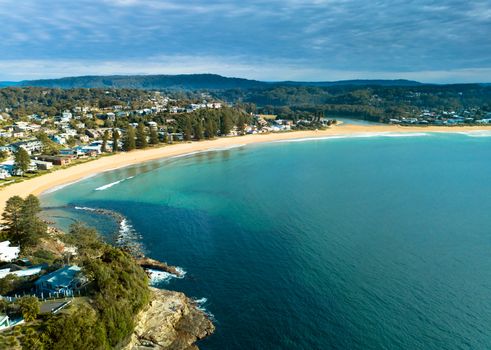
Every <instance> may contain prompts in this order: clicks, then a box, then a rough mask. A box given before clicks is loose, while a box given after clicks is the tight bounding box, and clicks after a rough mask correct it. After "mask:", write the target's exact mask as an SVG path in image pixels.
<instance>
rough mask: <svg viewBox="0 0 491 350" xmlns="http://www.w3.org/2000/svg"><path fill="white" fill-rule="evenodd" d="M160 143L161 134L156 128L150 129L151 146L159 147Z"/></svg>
mask: <svg viewBox="0 0 491 350" xmlns="http://www.w3.org/2000/svg"><path fill="white" fill-rule="evenodd" d="M158 143H159V134H158V132H157V129H156V128H150V144H151V145H157V144H158Z"/></svg>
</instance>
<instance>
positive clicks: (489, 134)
mask: <svg viewBox="0 0 491 350" xmlns="http://www.w3.org/2000/svg"><path fill="white" fill-rule="evenodd" d="M459 134H461V135H465V136H469V137H491V130H475V131H462V132H459Z"/></svg>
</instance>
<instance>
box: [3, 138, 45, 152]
mask: <svg viewBox="0 0 491 350" xmlns="http://www.w3.org/2000/svg"><path fill="white" fill-rule="evenodd" d="M10 146H11V149H12V150H13V151H14V152H16V151H18V150H19V148H21V147H22V148H24V149H25V150H26V151H27V153H29V154H33V153H37V152H41V151H42V150H43V143H42V142H41V141H39V140H27V141H21V142H16V143H13V144H11V145H10Z"/></svg>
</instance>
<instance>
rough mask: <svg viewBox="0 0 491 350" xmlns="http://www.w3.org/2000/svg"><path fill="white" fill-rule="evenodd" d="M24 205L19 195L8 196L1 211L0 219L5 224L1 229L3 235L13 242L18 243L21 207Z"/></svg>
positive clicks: (20, 227) (20, 226)
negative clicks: (0, 217) (0, 216)
mask: <svg viewBox="0 0 491 350" xmlns="http://www.w3.org/2000/svg"><path fill="white" fill-rule="evenodd" d="M23 206H24V200H23V199H22V198H21V197H19V196H13V197H10V198H9V199H8V200H7V202H6V204H5V209H4V210H3V213H2V220H3V223H4V225H5V227H4V229H3V233H4V234H3V236H5V237H2V239H3V238H5V239H9V240H10V241H11V242H12V243H14V244H20V235H21V234H20V232H21V229H22V223H21V218H22V207H23Z"/></svg>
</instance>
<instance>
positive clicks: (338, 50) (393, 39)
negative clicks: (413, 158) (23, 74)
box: [0, 0, 491, 76]
mask: <svg viewBox="0 0 491 350" xmlns="http://www.w3.org/2000/svg"><path fill="white" fill-rule="evenodd" d="M0 23H2V40H1V41H0V52H1V56H0V59H3V60H4V62H5V61H15V60H21V61H23V62H27V61H39V62H49V61H50V60H51V61H53V62H58V61H60V62H69V61H75V62H87V65H88V66H91V65H92V63H91V62H146V61H148V58H149V57H157V56H164V57H177V56H179V57H220V60H221V61H220V63H221V64H223V63H228V64H229V65H231V66H237V65H236V62H234V61H233V60H234V59H236V57H242V58H243V59H242V62H245V64H246V65H247V66H252V65H253V64H261V62H263V61H264V62H275V61H276V62H280V63H281V62H289V63H288V65H290V64H292V66H294V67H295V69H297V72H298V71H301V72H304V73H305V74H309V73H308V72H310V70H311V69H312V70H315V69H317V70H318V71H319V72H330V71H331V72H342V71H345V72H347V74H348V72H368V73H370V72H372V73H373V74H375V73H377V74H382V73H383V74H385V73H387V74H397V73H398V72H415V71H418V72H423V71H428V72H436V71H438V72H442V73H441V74H442V75H445V74H446V73H444V72H456V71H459V72H466V71H467V72H469V71H468V70H469V69H476V68H477V69H481V68H484V69H487V68H489V67H491V40H489V38H488V36H489V33H491V3H490V2H489V1H488V0H471V1H467V2H462V1H457V0H446V1H445V2H437V1H433V0H414V1H411V2H407V1H405V0H390V1H389V0H381V1H376V2H374V1H365V0H269V1H266V0H248V1H240V2H239V1H231V0H208V1H204V0H188V1H182V0H102V1H96V0H79V1H76V2H69V3H67V2H66V1H63V0H50V1H49V2H44V1H35V0H23V1H18V0H0ZM227 60H230V61H227ZM168 63H169V64H171V63H172V62H168ZM207 64H209V65H210V66H209V71H211V70H212V69H213V68H214V67H215V66H214V62H213V61H212V60H210V61H209V62H207ZM288 65H286V66H288ZM239 66H240V65H239ZM283 66H285V65H283ZM118 67H119V66H118ZM3 68H4V67H0V72H2V71H3V72H5V69H3ZM121 68H124V67H121ZM185 68H186V67H183V69H185ZM118 69H119V68H118ZM237 69H238V68H237ZM257 69H258V70H260V71H264V70H263V69H262V67H257ZM270 69H274V64H272V65H271V68H270ZM129 70H130V67H128V71H129ZM286 73H287V72H285V74H286ZM4 74H5V73H4ZM264 74H265V75H267V76H273V75H275V74H273V73H271V74H267V72H265V73H264ZM294 74H296V73H295V72H291V73H290V75H294ZM439 74H440V73H439ZM469 74H470V73H469Z"/></svg>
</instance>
